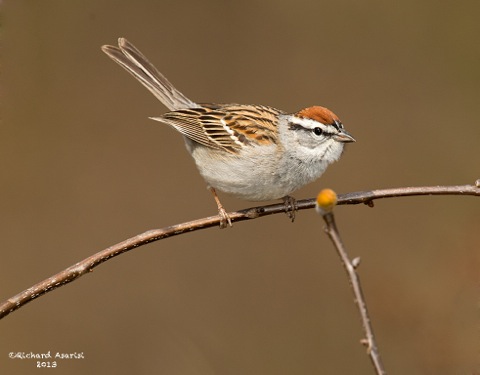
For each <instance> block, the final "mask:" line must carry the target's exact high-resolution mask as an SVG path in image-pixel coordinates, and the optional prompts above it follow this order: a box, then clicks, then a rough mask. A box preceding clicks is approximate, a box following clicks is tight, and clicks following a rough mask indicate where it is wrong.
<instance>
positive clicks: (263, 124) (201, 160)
mask: <svg viewBox="0 0 480 375" xmlns="http://www.w3.org/2000/svg"><path fill="white" fill-rule="evenodd" d="M102 50H103V52H105V53H106V54H107V55H108V56H109V57H110V58H111V59H112V60H113V61H115V62H116V63H118V64H119V65H120V66H122V67H123V68H124V69H126V70H127V71H128V72H129V73H130V74H132V75H133V76H134V77H135V78H136V79H137V80H138V81H140V83H142V84H143V85H144V86H145V87H146V88H147V89H148V90H150V92H152V93H153V95H155V96H156V97H157V99H159V100H160V101H161V102H162V103H163V104H164V105H165V106H166V107H167V108H168V109H169V110H170V111H171V112H167V113H165V114H164V115H162V116H160V117H152V119H153V120H156V121H160V122H162V123H164V124H167V125H170V126H171V127H173V128H174V129H176V130H177V131H178V132H180V133H181V134H182V135H183V136H184V139H185V143H186V146H187V149H188V151H189V152H190V154H191V155H192V157H193V159H194V160H195V163H196V164H197V168H198V170H199V171H200V174H201V175H202V176H203V178H204V179H205V181H206V182H207V184H208V185H209V187H210V190H211V191H212V193H213V195H214V198H215V201H216V202H217V206H218V212H219V216H220V218H221V221H220V227H225V226H226V225H227V223H228V224H229V225H231V221H230V218H229V217H228V215H227V213H226V211H225V210H224V208H223V206H222V205H221V203H220V201H219V199H218V196H217V194H216V192H215V189H218V190H220V191H223V192H225V193H229V194H232V195H233V196H235V197H238V198H241V199H246V200H251V201H265V200H272V199H283V200H284V201H285V202H286V204H287V203H288V204H290V205H291V207H290V209H291V210H292V211H291V213H290V215H289V216H290V217H291V218H292V220H293V216H294V211H295V208H294V202H295V201H294V199H293V198H291V197H290V196H289V194H291V193H292V192H293V191H295V190H297V189H299V188H301V187H302V186H304V185H306V184H308V183H310V182H312V181H314V180H316V179H317V178H318V177H320V176H321V175H322V173H323V172H324V171H325V169H326V168H327V166H328V164H330V163H332V162H334V161H336V160H338V159H339V158H340V156H341V154H342V151H343V147H344V144H345V143H347V142H354V141H355V140H354V139H353V137H352V136H351V135H350V134H349V133H348V132H347V131H346V130H345V129H344V128H343V125H342V123H341V122H340V120H339V119H338V117H337V116H336V115H335V114H334V113H333V112H331V111H330V110H328V109H327V108H324V107H319V106H315V107H308V108H305V109H302V110H300V111H298V112H297V113H294V114H287V113H285V112H283V111H280V110H278V109H275V108H272V107H267V106H262V105H243V104H197V103H195V102H192V101H191V100H190V99H188V98H187V97H186V96H184V95H183V94H182V93H181V92H179V91H178V90H177V89H176V88H175V87H173V85H172V84H171V83H170V82H169V81H168V80H167V79H166V78H165V77H164V76H163V75H162V74H161V73H160V72H159V71H158V70H157V69H156V68H155V67H154V66H153V65H152V64H151V63H150V62H149V61H148V60H147V59H146V57H145V56H143V54H142V53H141V52H140V51H139V50H138V49H136V48H135V47H134V46H133V45H132V44H131V43H129V42H128V41H127V40H126V39H124V38H120V39H119V40H118V47H115V46H103V47H102ZM287 209H288V206H287ZM287 212H288V211H287Z"/></svg>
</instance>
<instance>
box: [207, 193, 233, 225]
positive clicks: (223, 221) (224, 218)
mask: <svg viewBox="0 0 480 375" xmlns="http://www.w3.org/2000/svg"><path fill="white" fill-rule="evenodd" d="M209 189H210V191H211V192H212V194H213V198H214V199H215V202H216V203H217V208H218V216H220V229H224V228H226V227H227V225H228V226H230V227H231V226H232V221H231V220H230V217H229V216H228V214H227V211H225V209H224V208H223V205H222V204H221V203H220V199H218V195H217V192H216V191H215V188H213V187H209Z"/></svg>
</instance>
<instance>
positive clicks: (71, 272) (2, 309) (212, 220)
mask: <svg viewBox="0 0 480 375" xmlns="http://www.w3.org/2000/svg"><path fill="white" fill-rule="evenodd" d="M450 194H451V195H473V196H480V182H479V181H477V183H476V185H463V186H435V187H417V188H411V187H410V188H396V189H385V190H372V191H364V192H356V193H348V194H344V195H340V196H339V197H338V204H359V203H366V204H369V205H370V203H371V202H372V201H373V200H375V199H380V198H392V197H402V196H411V195H450ZM313 207H315V199H306V200H300V201H297V204H296V208H297V209H298V210H305V209H311V208H313ZM283 212H285V205H284V204H282V203H281V204H274V205H268V206H259V207H253V208H248V209H245V210H241V211H237V212H232V213H229V214H228V216H229V217H230V219H231V220H232V222H237V221H244V220H251V219H256V218H258V217H262V216H267V215H273V214H278V213H283ZM219 222H220V219H219V217H218V216H211V217H207V218H203V219H198V220H194V221H190V222H186V223H182V224H177V225H172V226H169V227H165V228H162V229H153V230H149V231H147V232H145V233H142V234H139V235H137V236H135V237H132V238H129V239H128V240H125V241H123V242H120V243H118V244H116V245H113V246H110V247H109V248H107V249H104V250H102V251H100V252H98V253H96V254H94V255H91V256H89V257H88V258H86V259H84V260H82V261H80V262H78V263H76V264H74V265H73V266H71V267H68V268H67V269H65V270H63V271H60V272H59V273H57V274H56V275H54V276H51V277H49V278H48V279H45V280H43V281H41V282H39V283H37V284H35V285H33V286H32V287H30V288H28V289H26V290H24V291H23V292H21V293H19V294H17V295H15V296H13V297H11V298H9V299H8V300H6V301H4V302H2V303H1V304H0V319H1V318H3V317H5V316H7V315H8V314H10V313H11V312H13V311H15V310H17V309H19V308H20V307H22V306H24V305H25V304H27V303H28V302H30V301H32V300H34V299H35V298H38V297H40V296H42V295H44V294H46V293H48V292H50V291H52V290H53V289H55V288H58V287H60V286H63V285H66V284H68V283H70V282H72V281H74V280H76V279H78V278H79V277H80V276H83V275H85V274H87V273H89V272H91V271H92V270H93V269H94V268H95V267H97V266H98V265H100V264H101V263H103V262H105V261H107V260H108V259H110V258H113V257H115V256H117V255H120V254H123V253H125V252H127V251H129V250H132V249H135V248H137V247H140V246H143V245H146V244H148V243H150V242H154V241H158V240H161V239H164V238H167V237H172V236H176V235H179V234H183V233H186V232H193V231H196V230H200V229H206V228H210V227H214V226H218V225H219Z"/></svg>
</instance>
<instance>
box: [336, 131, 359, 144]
mask: <svg viewBox="0 0 480 375" xmlns="http://www.w3.org/2000/svg"><path fill="white" fill-rule="evenodd" d="M333 138H334V139H335V140H336V141H338V142H344V143H350V142H355V138H353V137H352V136H351V135H350V134H349V133H348V132H347V131H346V130H342V131H341V132H340V133H338V134H335V135H334V136H333Z"/></svg>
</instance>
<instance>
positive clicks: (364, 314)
mask: <svg viewBox="0 0 480 375" xmlns="http://www.w3.org/2000/svg"><path fill="white" fill-rule="evenodd" d="M323 219H324V220H325V223H326V224H327V226H326V228H325V231H326V232H327V234H328V237H329V238H330V240H331V241H332V243H333V245H334V246H335V249H336V250H337V254H338V256H339V257H340V259H341V261H342V264H343V267H344V268H345V271H346V272H347V275H348V279H349V281H350V286H351V287H352V291H353V295H354V301H355V304H356V305H357V307H358V311H359V313H360V317H361V320H362V326H363V331H364V333H365V339H364V340H362V341H361V342H362V344H364V345H365V346H366V347H367V354H368V356H369V357H370V360H371V361H372V364H373V367H374V368H375V372H376V373H377V374H379V375H384V374H385V369H384V368H383V365H382V361H381V360H380V353H379V351H378V348H377V344H376V341H375V336H374V334H373V328H372V325H371V323H370V317H369V316H368V310H367V304H366V302H365V298H364V297H363V292H362V287H361V284H360V278H359V276H358V274H357V271H356V268H357V267H358V265H359V262H360V260H359V258H355V259H354V260H353V261H351V260H350V258H349V257H348V254H347V251H346V249H345V246H344V245H343V242H342V240H341V237H340V233H339V231H338V229H337V225H336V224H335V217H334V215H333V213H332V212H327V213H325V214H324V215H323Z"/></svg>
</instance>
